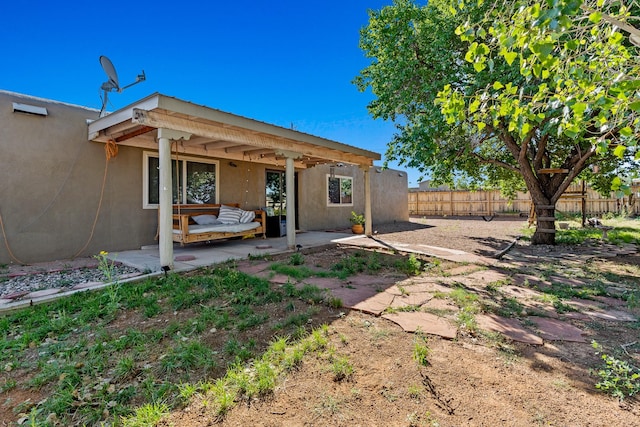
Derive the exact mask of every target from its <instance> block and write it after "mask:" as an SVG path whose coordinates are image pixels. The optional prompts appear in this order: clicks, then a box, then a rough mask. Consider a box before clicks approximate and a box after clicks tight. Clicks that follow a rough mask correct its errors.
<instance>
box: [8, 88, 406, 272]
mask: <svg viewBox="0 0 640 427" xmlns="http://www.w3.org/2000/svg"><path fill="white" fill-rule="evenodd" d="M12 102H17V103H22V104H29V105H35V106H40V107H45V108H47V111H48V115H47V116H46V117H41V116H36V115H30V114H24V113H17V112H13V107H12ZM98 114H99V112H98V111H97V110H94V109H88V108H84V107H80V106H75V105H68V104H64V103H59V102H54V101H50V100H44V99H40V98H34V97H29V96H24V95H19V94H14V93H10V92H3V91H0V215H1V217H2V221H3V226H4V231H5V234H6V242H5V238H4V236H3V235H2V234H1V233H0V240H1V242H0V264H8V263H14V262H16V261H15V259H13V257H12V256H10V254H9V251H8V250H7V245H8V246H9V248H10V250H11V251H12V253H13V256H14V257H15V258H17V259H18V260H20V261H21V262H24V263H35V262H42V261H52V260H64V259H69V258H72V257H75V256H92V255H95V254H97V253H99V252H100V251H101V250H106V251H108V252H117V251H121V250H127V249H137V248H140V247H141V246H144V245H153V244H157V242H156V241H155V240H154V237H155V234H156V228H157V210H156V209H144V208H143V194H142V193H143V182H142V181H143V158H144V154H143V153H144V151H143V150H142V149H138V148H132V147H126V146H120V148H119V153H118V155H117V157H115V158H113V159H112V160H110V161H109V163H108V169H107V173H106V178H105V166H107V163H106V156H105V151H104V145H103V144H101V143H95V142H90V141H88V140H87V120H95V119H97V118H98ZM233 164H234V165H235V166H233V165H231V163H230V162H229V161H228V160H224V159H219V181H220V185H219V187H218V191H219V201H220V202H221V203H240V204H241V206H242V207H243V208H245V209H255V208H259V207H262V206H264V205H265V181H266V170H267V169H269V170H284V164H283V165H282V167H274V166H273V165H269V166H267V165H263V164H258V163H250V162H242V161H236V160H234V161H233ZM328 173H329V167H328V166H316V167H314V168H310V169H306V170H300V171H298V191H297V196H298V198H299V199H298V207H299V212H298V215H299V224H298V226H299V228H300V229H303V230H326V229H335V228H343V227H348V226H349V225H350V223H349V215H350V212H351V211H352V210H356V211H358V212H364V174H363V172H362V171H361V170H359V169H358V168H356V167H342V168H336V174H337V175H345V176H352V177H353V178H354V206H344V207H328V206H327V174H328ZM370 175H371V184H372V205H373V224H374V226H375V224H381V223H385V222H393V221H403V220H407V219H408V217H409V214H408V204H407V176H406V174H405V173H403V172H398V171H392V170H385V171H381V173H378V172H376V169H375V168H372V169H371V174H370ZM103 179H105V185H104V192H103V194H102V195H101V191H102V185H103ZM99 206H100V210H99V216H98V219H97V221H96V223H95V228H94V227H93V224H94V220H95V217H96V212H97V211H98V207H99ZM87 242H89V243H88V245H87V246H86V248H84V247H85V244H87ZM83 248H84V249H83Z"/></svg>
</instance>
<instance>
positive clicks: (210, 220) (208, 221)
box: [191, 215, 221, 225]
mask: <svg viewBox="0 0 640 427" xmlns="http://www.w3.org/2000/svg"><path fill="white" fill-rule="evenodd" d="M191 218H193V220H194V221H195V222H196V224H198V225H213V224H221V222H220V221H218V218H216V216H215V215H195V216H192V217H191Z"/></svg>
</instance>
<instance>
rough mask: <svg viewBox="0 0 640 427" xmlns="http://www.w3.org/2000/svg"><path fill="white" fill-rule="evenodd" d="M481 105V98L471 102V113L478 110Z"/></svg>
mask: <svg viewBox="0 0 640 427" xmlns="http://www.w3.org/2000/svg"><path fill="white" fill-rule="evenodd" d="M479 107H480V101H479V100H477V99H476V100H474V101H473V102H472V103H471V104H469V113H471V114H473V113H475V112H476V111H478V108H479Z"/></svg>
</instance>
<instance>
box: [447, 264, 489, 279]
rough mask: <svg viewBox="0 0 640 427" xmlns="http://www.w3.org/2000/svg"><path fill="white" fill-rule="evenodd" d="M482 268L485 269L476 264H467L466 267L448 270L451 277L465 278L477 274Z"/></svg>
mask: <svg viewBox="0 0 640 427" xmlns="http://www.w3.org/2000/svg"><path fill="white" fill-rule="evenodd" d="M482 268H483V267H479V266H477V265H475V264H466V265H461V266H459V267H454V268H452V269H450V270H447V273H448V274H449V275H451V276H464V275H466V274H469V273H473V272H476V271H478V270H479V269H482Z"/></svg>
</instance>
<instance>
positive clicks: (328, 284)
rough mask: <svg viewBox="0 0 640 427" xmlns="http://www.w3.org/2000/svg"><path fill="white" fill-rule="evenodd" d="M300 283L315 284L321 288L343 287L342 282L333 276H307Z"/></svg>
mask: <svg viewBox="0 0 640 427" xmlns="http://www.w3.org/2000/svg"><path fill="white" fill-rule="evenodd" d="M302 283H305V284H307V285H313V286H317V287H319V288H322V289H338V288H341V287H344V282H343V281H342V280H340V279H338V278H335V277H308V278H306V279H304V280H303V281H302Z"/></svg>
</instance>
